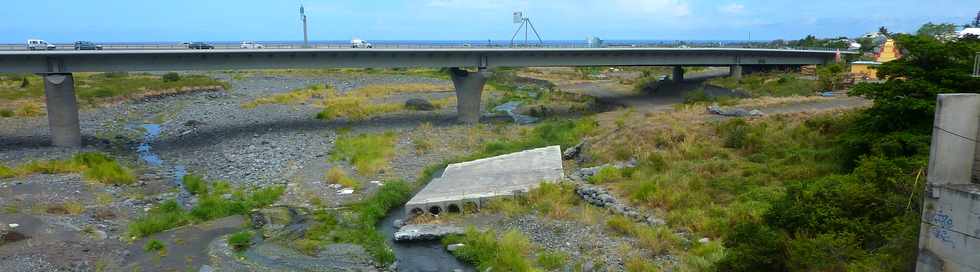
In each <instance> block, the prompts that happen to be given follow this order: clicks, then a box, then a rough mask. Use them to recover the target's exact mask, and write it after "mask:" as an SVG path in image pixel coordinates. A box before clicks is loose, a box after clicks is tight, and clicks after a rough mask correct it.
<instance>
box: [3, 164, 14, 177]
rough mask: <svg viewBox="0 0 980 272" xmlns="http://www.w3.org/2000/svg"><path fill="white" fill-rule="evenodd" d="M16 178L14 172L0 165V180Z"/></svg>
mask: <svg viewBox="0 0 980 272" xmlns="http://www.w3.org/2000/svg"><path fill="white" fill-rule="evenodd" d="M16 176H17V172H16V170H14V169H12V168H10V167H7V166H4V165H0V178H12V177H16Z"/></svg>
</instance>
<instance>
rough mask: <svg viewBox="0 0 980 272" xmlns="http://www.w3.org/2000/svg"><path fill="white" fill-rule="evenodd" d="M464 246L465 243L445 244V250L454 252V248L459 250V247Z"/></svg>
mask: <svg viewBox="0 0 980 272" xmlns="http://www.w3.org/2000/svg"><path fill="white" fill-rule="evenodd" d="M464 246H466V245H464V244H452V245H448V246H446V250H448V251H449V252H455V251H456V250H459V248H461V247H464Z"/></svg>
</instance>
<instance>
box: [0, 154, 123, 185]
mask: <svg viewBox="0 0 980 272" xmlns="http://www.w3.org/2000/svg"><path fill="white" fill-rule="evenodd" d="M66 173H82V174H83V176H84V177H85V178H86V179H89V180H92V181H96V182H100V183H103V184H113V185H126V184H132V183H133V182H135V181H136V176H135V175H134V174H133V171H132V169H129V168H127V167H124V166H122V165H120V164H119V163H118V162H117V161H116V160H114V159H112V158H110V157H109V156H107V155H105V154H102V153H94V152H87V153H79V154H76V155H75V156H74V157H72V159H71V160H50V161H31V162H28V163H25V164H22V165H19V166H17V167H15V168H10V167H7V166H0V178H3V177H15V176H19V177H23V176H29V175H32V174H66Z"/></svg>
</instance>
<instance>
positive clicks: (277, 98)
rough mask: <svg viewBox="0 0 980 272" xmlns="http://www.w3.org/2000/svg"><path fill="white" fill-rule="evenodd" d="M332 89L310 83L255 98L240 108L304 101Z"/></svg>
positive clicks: (323, 94) (324, 94) (325, 94)
mask: <svg viewBox="0 0 980 272" xmlns="http://www.w3.org/2000/svg"><path fill="white" fill-rule="evenodd" d="M332 90H333V88H332V87H330V86H325V85H322V84H316V85H310V86H308V87H306V88H300V89H295V90H292V91H289V92H286V93H281V94H274V95H270V96H266V97H262V98H257V99H255V100H252V101H250V102H247V103H244V104H242V108H245V109H254V108H256V107H258V106H261V105H270V104H276V105H295V104H300V103H305V102H306V101H309V100H310V99H314V98H322V97H326V96H327V94H328V93H330V92H331V91H332Z"/></svg>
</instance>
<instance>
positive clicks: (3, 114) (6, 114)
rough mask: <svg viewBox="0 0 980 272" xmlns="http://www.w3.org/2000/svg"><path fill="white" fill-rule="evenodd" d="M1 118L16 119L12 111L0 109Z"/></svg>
mask: <svg viewBox="0 0 980 272" xmlns="http://www.w3.org/2000/svg"><path fill="white" fill-rule="evenodd" d="M0 117H5V118H7V117H14V111H12V110H10V109H0Z"/></svg>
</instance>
